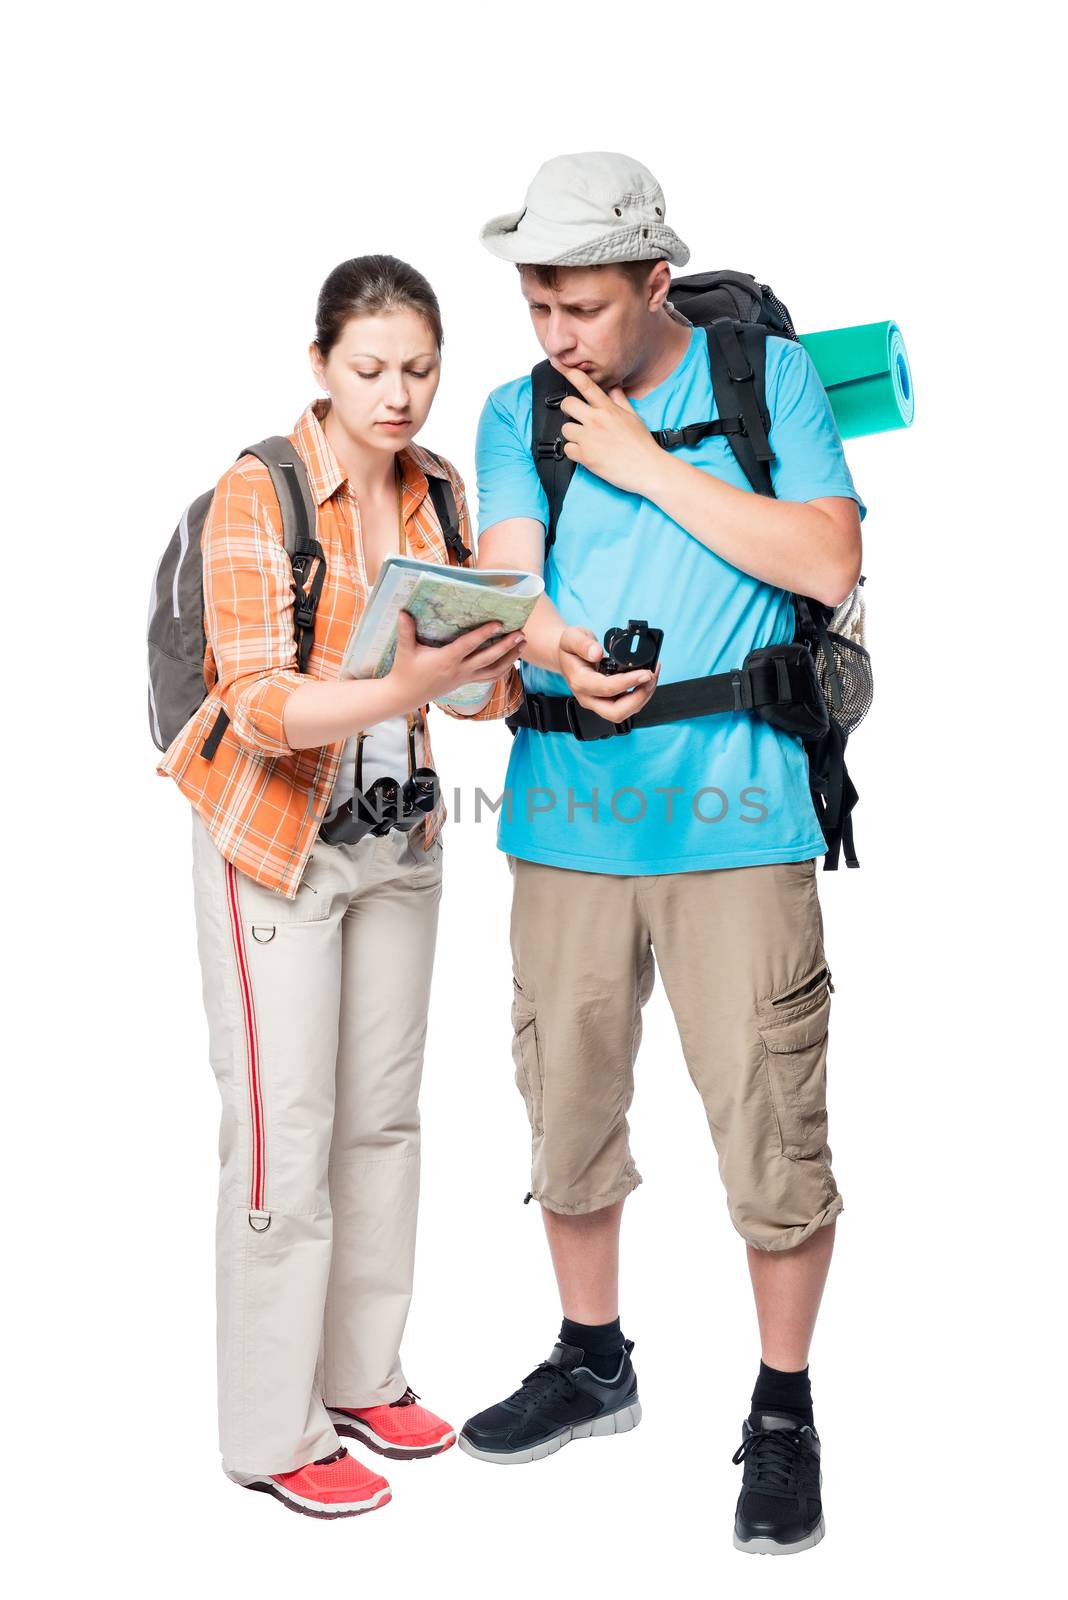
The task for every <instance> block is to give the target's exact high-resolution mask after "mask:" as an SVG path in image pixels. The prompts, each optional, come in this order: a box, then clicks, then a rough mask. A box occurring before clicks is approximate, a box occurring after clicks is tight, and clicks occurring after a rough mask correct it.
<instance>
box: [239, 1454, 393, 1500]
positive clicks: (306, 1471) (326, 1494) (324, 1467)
mask: <svg viewBox="0 0 1068 1600" xmlns="http://www.w3.org/2000/svg"><path fill="white" fill-rule="evenodd" d="M229 1476H230V1477H231V1478H232V1479H233V1480H234V1482H235V1483H239V1484H240V1485H241V1486H242V1488H244V1489H260V1490H262V1491H263V1493H264V1494H273V1495H274V1497H275V1499H276V1500H281V1502H282V1504H283V1505H284V1506H288V1507H289V1509H290V1510H291V1511H299V1512H301V1513H302V1514H303V1515H304V1516H306V1517H331V1518H333V1517H358V1516H359V1515H360V1513H361V1512H362V1511H377V1510H378V1508H379V1506H384V1505H386V1504H387V1503H388V1502H389V1501H390V1500H391V1499H392V1497H393V1491H392V1489H391V1488H390V1486H389V1484H388V1483H387V1482H386V1480H385V1478H380V1477H379V1475H378V1473H377V1472H372V1471H371V1470H370V1468H369V1467H364V1466H361V1465H360V1463H359V1462H358V1461H354V1460H353V1459H352V1457H351V1456H350V1455H349V1453H348V1451H347V1450H346V1449H345V1446H344V1445H342V1446H341V1448H340V1449H339V1450H335V1451H334V1453H333V1455H330V1456H323V1457H322V1458H321V1459H320V1460H319V1461H309V1463H308V1465H307V1466H306V1467H298V1468H297V1469H296V1471H295V1472H277V1473H275V1474H274V1475H273V1476H270V1475H268V1474H266V1473H264V1474H262V1475H259V1474H254V1473H247V1472H231V1473H230V1474H229Z"/></svg>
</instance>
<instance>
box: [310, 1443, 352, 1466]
mask: <svg viewBox="0 0 1068 1600" xmlns="http://www.w3.org/2000/svg"><path fill="white" fill-rule="evenodd" d="M347 1455H348V1451H347V1450H346V1449H345V1446H344V1445H343V1444H342V1445H339V1446H338V1448H337V1449H336V1450H335V1451H334V1453H333V1454H332V1455H329V1456H320V1457H319V1459H318V1461H313V1462H312V1466H313V1467H332V1466H333V1465H334V1462H335V1461H343V1460H344V1458H345V1457H346V1456H347Z"/></svg>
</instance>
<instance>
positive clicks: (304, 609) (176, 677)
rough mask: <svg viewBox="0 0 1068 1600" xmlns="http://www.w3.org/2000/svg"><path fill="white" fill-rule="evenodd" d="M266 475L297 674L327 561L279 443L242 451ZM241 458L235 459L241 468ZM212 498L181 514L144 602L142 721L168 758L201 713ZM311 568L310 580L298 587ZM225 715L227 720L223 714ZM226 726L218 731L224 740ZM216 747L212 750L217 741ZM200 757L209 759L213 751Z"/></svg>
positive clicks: (307, 493)
mask: <svg viewBox="0 0 1068 1600" xmlns="http://www.w3.org/2000/svg"><path fill="white" fill-rule="evenodd" d="M241 455H242V456H255V457H256V459H257V461H262V462H263V465H264V466H265V467H266V468H267V471H268V472H269V473H270V474H271V482H272V483H273V485H274V492H275V494H276V495H277V496H278V504H279V506H280V508H281V512H282V533H283V538H284V539H285V547H286V551H287V553H288V555H289V559H290V563H291V564H292V567H293V591H294V600H295V606H294V620H295V629H296V636H297V662H298V665H299V668H300V671H301V672H303V671H304V670H305V668H306V667H307V664H308V656H309V654H310V653H311V647H312V639H313V638H314V634H315V608H316V605H317V604H318V601H319V595H320V593H321V592H322V587H323V580H324V578H325V577H326V559H325V557H324V555H323V551H322V546H321V545H320V544H319V542H318V541H317V539H316V538H315V535H314V532H313V530H314V528H315V501H314V500H313V499H312V496H311V490H310V489H309V487H308V474H307V472H306V471H305V468H304V463H303V461H302V460H301V459H300V456H299V455H298V454H297V452H296V450H295V449H294V448H293V445H292V444H291V443H290V441H289V440H288V439H283V438H282V437H281V436H280V435H278V436H275V437H273V438H270V439H262V440H261V441H260V443H259V444H254V445H250V446H249V448H248V449H247V450H242V452H241ZM240 459H241V457H240V456H239V457H238V460H240ZM214 496H215V490H214V489H209V490H208V491H207V492H206V493H205V494H202V495H199V496H198V497H197V499H196V500H194V501H193V503H192V505H191V506H187V507H186V510H185V511H184V512H183V514H182V519H181V521H180V522H179V524H178V526H177V528H175V530H174V532H173V534H172V535H171V538H170V541H169V543H168V545H167V548H166V549H165V550H164V552H163V554H162V556H161V557H160V561H159V565H158V566H157V568H156V575H155V577H154V578H153V580H152V595H151V598H150V600H149V602H148V720H149V725H150V727H151V730H152V738H153V740H154V741H155V744H156V747H157V749H159V750H167V749H168V748H169V747H170V745H171V743H172V741H173V740H174V739H176V738H177V736H178V734H179V733H181V731H182V729H183V728H184V727H185V725H186V723H187V722H188V721H189V719H190V717H192V716H194V715H195V714H196V712H197V711H198V710H199V709H200V707H201V706H202V705H203V703H204V701H205V700H206V699H207V695H208V691H207V689H206V688H205V686H204V651H205V648H206V640H205V637H204V567H203V562H202V559H201V550H200V540H201V535H202V534H203V532H204V524H205V522H206V521H207V516H208V510H209V508H210V506H211V502H212V500H213V498H214ZM313 563H316V568H315V576H314V578H313V579H312V582H311V584H310V586H309V587H308V588H307V589H306V588H305V587H304V582H305V579H306V577H307V574H308V572H309V570H310V568H311V566H312V564H313ZM224 715H225V714H224ZM225 725H226V724H225V721H224V722H223V724H222V727H220V728H219V730H218V731H219V734H220V735H221V734H222V731H223V729H224V728H225ZM215 743H216V744H217V743H218V740H217V739H216V741H215ZM204 753H205V754H206V755H208V754H210V755H214V753H215V746H214V745H213V746H212V748H211V750H210V752H209V751H208V750H207V749H205V752H204Z"/></svg>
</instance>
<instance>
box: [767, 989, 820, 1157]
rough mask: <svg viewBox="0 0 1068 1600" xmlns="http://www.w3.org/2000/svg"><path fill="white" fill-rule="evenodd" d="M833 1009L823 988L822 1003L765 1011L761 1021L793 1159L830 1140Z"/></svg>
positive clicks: (786, 1148) (785, 1148)
mask: <svg viewBox="0 0 1068 1600" xmlns="http://www.w3.org/2000/svg"><path fill="white" fill-rule="evenodd" d="M817 992H818V993H819V991H817ZM771 1004H772V1005H774V1004H775V1002H774V1001H772V1002H771ZM830 1015H831V999H830V995H829V994H828V993H827V991H826V989H825V988H824V989H823V990H822V992H821V993H819V1000H818V1003H817V1004H816V1005H815V1006H813V1007H812V1008H811V1009H810V1010H807V1011H806V1012H805V1013H804V1015H802V1016H792V1017H783V1018H782V1019H781V1020H780V1019H779V1018H777V1017H771V1018H769V1017H765V1018H764V1019H763V1020H762V1021H761V1023H760V1037H761V1040H762V1042H763V1047H764V1070H765V1072H766V1073H767V1079H768V1089H769V1091H770V1094H771V1103H772V1106H773V1107H774V1110H775V1120H776V1122H777V1123H778V1127H779V1138H780V1141H781V1143H782V1153H783V1155H784V1156H786V1157H788V1159H789V1160H791V1161H805V1160H809V1159H811V1158H812V1157H814V1156H819V1155H820V1154H821V1153H822V1151H823V1149H824V1147H825V1146H826V1143H827V1031H828V1028H829V1026H830Z"/></svg>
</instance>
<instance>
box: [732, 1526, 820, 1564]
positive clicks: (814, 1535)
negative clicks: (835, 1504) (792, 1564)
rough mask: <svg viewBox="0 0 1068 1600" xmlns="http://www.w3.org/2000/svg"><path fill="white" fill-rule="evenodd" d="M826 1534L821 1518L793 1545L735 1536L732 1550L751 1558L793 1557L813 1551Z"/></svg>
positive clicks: (772, 1540) (774, 1540)
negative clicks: (742, 1552)
mask: <svg viewBox="0 0 1068 1600" xmlns="http://www.w3.org/2000/svg"><path fill="white" fill-rule="evenodd" d="M826 1532H827V1526H826V1523H825V1522H824V1520H823V1518H822V1517H821V1518H820V1520H819V1522H818V1523H817V1524H816V1526H815V1527H814V1528H813V1530H812V1532H811V1533H807V1534H806V1535H805V1537H804V1538H803V1539H798V1540H796V1541H795V1543H794V1544H780V1543H779V1541H778V1540H777V1539H765V1538H762V1539H739V1537H738V1535H737V1534H735V1535H734V1548H735V1549H736V1550H744V1551H745V1553H746V1554H747V1555H751V1556H793V1555H797V1553H798V1551H800V1550H812V1549H814V1548H815V1546H816V1545H818V1544H819V1542H820V1540H821V1539H822V1538H823V1535H824V1534H825V1533H826Z"/></svg>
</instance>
